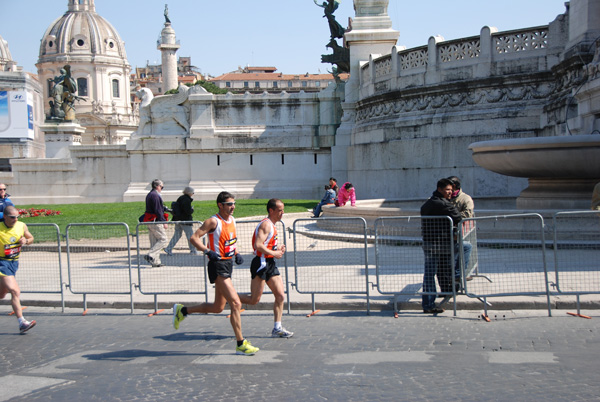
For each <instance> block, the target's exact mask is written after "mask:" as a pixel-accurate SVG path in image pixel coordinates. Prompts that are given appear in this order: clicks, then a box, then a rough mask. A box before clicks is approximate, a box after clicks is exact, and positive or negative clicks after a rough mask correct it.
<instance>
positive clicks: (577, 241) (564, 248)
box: [553, 211, 600, 294]
mask: <svg viewBox="0 0 600 402" xmlns="http://www.w3.org/2000/svg"><path fill="white" fill-rule="evenodd" d="M553 226H554V247H553V248H554V268H555V275H556V282H555V284H556V290H557V291H558V292H560V293H563V294H593V293H600V215H599V214H598V213H597V212H594V211H574V212H558V213H556V214H555V215H554V217H553Z"/></svg>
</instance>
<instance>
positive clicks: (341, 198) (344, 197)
mask: <svg viewBox="0 0 600 402" xmlns="http://www.w3.org/2000/svg"><path fill="white" fill-rule="evenodd" d="M348 200H350V205H352V206H353V207H355V206H356V205H355V204H356V194H355V192H354V186H353V185H352V183H350V182H348V181H347V182H346V183H344V185H343V186H342V188H340V192H339V194H338V199H337V201H336V202H335V205H336V206H337V207H343V206H344V205H346V203H347V202H348Z"/></svg>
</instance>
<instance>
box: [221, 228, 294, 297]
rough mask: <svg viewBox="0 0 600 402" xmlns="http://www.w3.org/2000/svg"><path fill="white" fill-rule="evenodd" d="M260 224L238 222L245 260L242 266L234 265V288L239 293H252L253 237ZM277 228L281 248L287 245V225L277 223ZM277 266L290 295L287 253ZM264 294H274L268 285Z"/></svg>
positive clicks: (240, 247)
mask: <svg viewBox="0 0 600 402" xmlns="http://www.w3.org/2000/svg"><path fill="white" fill-rule="evenodd" d="M260 222H262V220H253V221H237V222H236V230H237V239H238V240H237V245H238V252H239V253H241V255H242V257H243V258H244V263H243V264H242V265H236V264H235V263H234V264H233V275H232V281H233V286H234V287H235V290H237V291H238V293H250V290H251V289H250V285H251V283H252V276H251V274H250V263H251V262H252V259H253V258H254V248H253V247H252V235H253V234H254V231H255V229H256V227H257V226H258V224H259V223H260ZM275 228H276V229H277V242H278V244H279V246H281V245H286V239H285V225H284V224H283V222H281V221H280V222H277V224H276V225H275ZM275 265H277V268H278V269H279V273H280V274H281V280H282V281H283V285H284V287H285V293H286V294H288V295H289V292H288V290H289V289H288V270H287V253H286V254H284V255H283V257H282V258H281V259H279V260H275ZM264 293H265V294H267V293H268V294H272V292H271V290H270V289H269V287H268V286H266V285H265V290H264ZM288 301H289V296H288Z"/></svg>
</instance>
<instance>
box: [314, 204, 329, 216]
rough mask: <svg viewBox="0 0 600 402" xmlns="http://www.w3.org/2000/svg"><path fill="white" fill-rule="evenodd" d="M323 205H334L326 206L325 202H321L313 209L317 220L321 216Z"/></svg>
mask: <svg viewBox="0 0 600 402" xmlns="http://www.w3.org/2000/svg"><path fill="white" fill-rule="evenodd" d="M323 205H333V204H325V203H323V202H319V203H318V204H317V206H316V207H314V208H313V215H314V216H316V217H317V218H318V217H319V216H321V209H322V208H323Z"/></svg>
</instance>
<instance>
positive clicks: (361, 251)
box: [18, 211, 600, 315]
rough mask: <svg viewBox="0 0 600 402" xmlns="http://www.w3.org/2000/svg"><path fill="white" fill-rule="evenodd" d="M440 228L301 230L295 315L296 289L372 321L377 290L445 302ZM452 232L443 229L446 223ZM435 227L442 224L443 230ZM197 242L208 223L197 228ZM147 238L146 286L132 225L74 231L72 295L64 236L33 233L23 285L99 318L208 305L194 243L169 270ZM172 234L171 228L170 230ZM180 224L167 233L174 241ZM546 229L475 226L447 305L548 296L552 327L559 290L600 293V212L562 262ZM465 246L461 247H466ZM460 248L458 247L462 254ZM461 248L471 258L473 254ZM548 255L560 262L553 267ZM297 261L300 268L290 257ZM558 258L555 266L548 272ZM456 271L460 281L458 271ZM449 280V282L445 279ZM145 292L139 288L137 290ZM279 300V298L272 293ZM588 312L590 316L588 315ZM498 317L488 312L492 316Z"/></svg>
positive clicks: (562, 236) (241, 274)
mask: <svg viewBox="0 0 600 402" xmlns="http://www.w3.org/2000/svg"><path fill="white" fill-rule="evenodd" d="M430 219H435V220H436V221H435V222H438V223H437V224H436V225H439V226H435V225H434V226H433V228H437V229H436V230H438V229H439V230H440V231H442V232H443V231H446V230H448V220H449V218H447V217H420V216H413V217H389V218H387V217H386V218H379V219H377V220H376V221H375V231H374V233H375V235H374V238H371V237H370V236H369V235H368V234H367V233H368V230H367V225H366V222H365V220H364V219H362V218H318V219H298V220H296V221H295V222H294V224H293V230H292V231H291V234H293V250H289V251H288V253H286V257H284V258H282V259H281V260H279V261H278V262H277V263H278V264H277V265H278V267H279V269H280V271H281V274H282V280H283V281H284V283H285V287H286V294H287V299H288V312H289V310H290V286H293V287H295V288H296V290H297V291H298V293H300V294H310V295H311V297H312V307H313V311H315V295H316V294H349V295H352V294H358V295H364V296H365V297H366V303H367V312H370V285H372V286H374V287H375V286H376V288H377V290H378V291H379V293H381V294H393V295H394V303H395V307H396V303H397V300H398V297H400V296H410V297H414V296H419V295H420V296H423V295H427V294H433V293H434V292H433V291H432V292H424V291H423V289H422V285H423V277H424V267H425V253H424V247H423V232H422V225H423V224H425V223H426V222H428V221H429V220H430ZM444 221H445V222H446V223H440V222H444ZM259 222H260V221H258V220H253V221H238V224H237V230H238V241H239V249H240V252H241V253H242V256H243V257H244V260H245V261H244V264H242V265H241V266H235V270H234V275H233V281H234V286H235V287H236V289H237V290H238V291H239V292H241V293H247V292H249V291H250V283H251V278H250V272H249V266H250V263H251V260H252V257H253V255H252V244H251V241H252V234H253V232H254V230H255V228H256V225H257V224H258V223H259ZM431 222H434V221H433V220H432V221H431ZM189 223H191V225H192V229H193V230H196V229H197V228H198V227H199V226H200V225H201V223H202V222H197V221H194V222H189ZM154 224H156V223H140V224H139V225H137V227H136V236H137V244H136V252H137V268H138V269H137V271H138V272H137V274H138V275H137V278H134V276H133V272H132V268H131V265H132V264H131V248H132V246H131V244H130V233H129V228H128V226H127V225H126V224H125V223H100V224H94V223H91V224H79V223H73V224H70V225H68V226H67V228H66V252H67V254H66V255H67V267H66V273H67V275H68V281H66V283H64V285H65V286H63V272H62V269H63V264H62V260H61V254H62V251H63V250H62V246H61V235H60V233H59V229H58V226H56V225H54V224H33V223H30V224H29V225H28V228H29V230H30V231H31V233H32V234H33V235H34V237H35V242H34V244H33V245H32V246H29V247H24V248H23V252H22V255H21V257H20V269H19V276H18V279H19V284H20V287H21V289H22V292H24V293H56V294H60V295H61V301H62V305H63V311H64V304H65V301H64V290H63V289H64V288H68V289H69V290H70V291H71V292H72V293H73V294H83V297H84V308H85V309H86V310H87V303H86V295H88V294H127V295H129V297H130V299H131V310H132V312H133V307H134V306H133V291H134V289H135V288H136V287H137V288H138V289H139V291H140V292H141V293H142V294H152V295H154V296H155V304H157V302H156V297H157V295H160V294H204V295H205V298H207V297H208V296H207V287H208V285H207V283H208V282H207V275H206V260H205V257H204V256H203V255H195V253H190V248H189V245H188V243H187V239H186V236H185V234H184V235H183V236H182V238H181V239H179V242H178V243H177V244H176V245H175V247H173V249H172V255H166V254H165V253H164V252H162V253H161V260H162V261H161V262H162V264H163V266H161V267H160V268H152V267H151V266H150V264H148V263H147V262H146V261H145V260H144V258H143V257H144V255H146V253H147V251H148V249H149V247H150V243H149V239H148V235H147V228H148V226H149V225H154ZM159 224H161V225H162V224H164V223H159ZM177 224H180V223H177V222H168V223H166V225H167V229H166V236H167V238H168V240H170V239H171V238H172V235H173V233H174V231H175V229H176V225H177ZM545 228H546V227H545V224H544V220H543V218H542V217H541V216H540V215H539V214H518V215H504V216H493V217H478V218H471V219H465V220H463V221H462V224H461V225H459V231H458V233H457V237H456V238H453V236H454V234H449V233H446V238H447V239H448V238H453V240H452V241H449V243H451V244H453V245H450V244H448V245H446V246H444V247H445V248H444V249H443V250H438V251H441V252H440V254H444V255H445V256H444V257H443V260H442V262H441V263H440V264H441V265H439V266H442V267H444V272H442V273H443V275H442V278H444V277H447V276H448V271H449V272H450V274H452V273H454V274H456V271H454V264H455V261H456V259H455V257H458V259H459V261H460V263H459V268H460V275H459V278H460V288H457V286H456V284H454V286H450V289H449V288H448V283H446V284H445V285H444V286H443V287H444V289H442V288H441V287H440V285H439V277H438V278H437V279H438V280H437V281H436V282H437V285H436V289H435V294H436V295H441V296H446V298H448V297H454V308H455V309H456V298H455V296H456V294H457V293H460V294H465V295H466V296H468V297H472V298H479V299H481V300H482V301H483V302H484V306H486V308H487V304H488V302H487V299H488V298H491V297H498V296H544V295H545V296H546V303H547V307H548V315H551V309H550V285H553V286H555V289H556V292H558V293H559V294H566V295H575V296H577V298H578V299H577V301H578V303H579V296H580V295H583V294H598V293H600V264H599V263H598V261H600V216H599V215H598V213H597V212H593V211H569V212H559V213H556V214H555V215H554V217H553V236H554V241H553V242H551V243H549V244H552V246H553V251H554V252H553V253H546V252H545V249H546V247H547V245H546V240H545V234H544V233H545V232H544V230H545ZM277 229H278V233H279V241H280V244H281V243H282V244H286V236H285V233H286V228H285V225H283V223H278V225H277ZM370 241H374V244H375V250H374V251H375V262H376V263H375V270H374V271H375V276H376V280H375V283H371V282H369V254H368V253H369V247H368V244H369V242H370ZM455 242H457V243H455ZM466 243H469V244H471V246H472V249H471V255H470V258H469V263H468V265H466V266H465V265H464V264H463V263H462V261H464V257H465V256H464V250H465V248H464V245H465V244H466ZM456 244H458V246H456ZM461 245H462V246H463V247H461ZM290 252H293V253H294V254H293V263H294V274H293V276H292V277H290V276H289V272H288V264H287V255H288V254H289V253H290ZM547 254H548V256H547ZM290 258H292V256H290ZM547 258H552V259H553V260H554V261H553V262H554V270H553V271H552V272H548V268H547V265H548V264H547ZM448 268H450V269H448ZM438 274H439V272H438ZM134 279H136V280H137V284H136V283H134V282H135V281H136V280H134ZM267 292H268V293H270V291H269V290H268V289H267ZM578 310H579V305H578ZM486 314H487V309H486Z"/></svg>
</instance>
